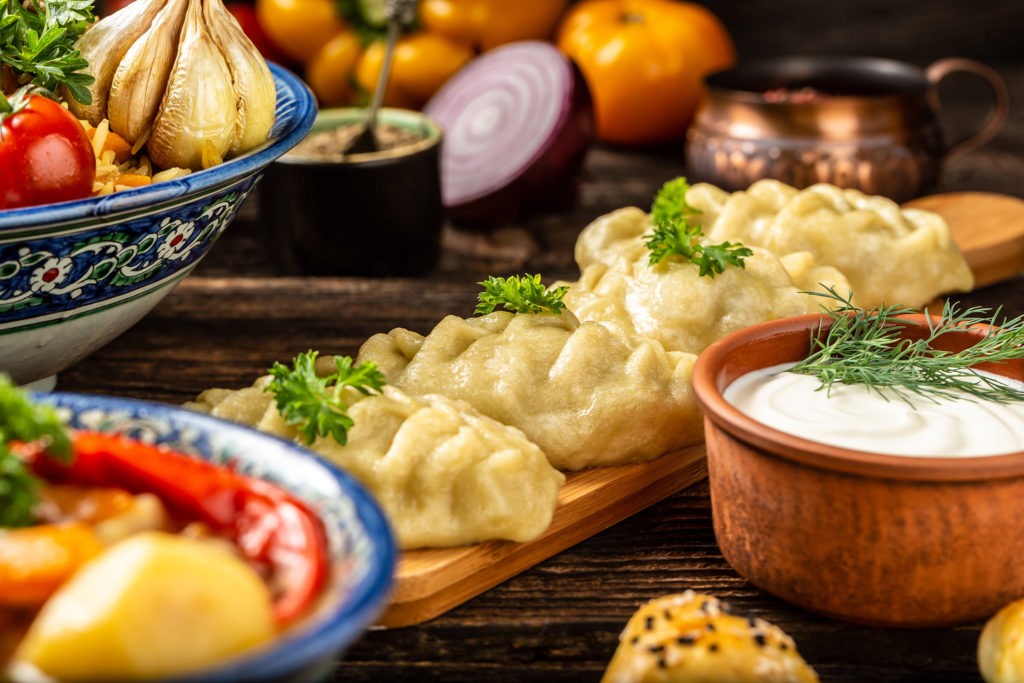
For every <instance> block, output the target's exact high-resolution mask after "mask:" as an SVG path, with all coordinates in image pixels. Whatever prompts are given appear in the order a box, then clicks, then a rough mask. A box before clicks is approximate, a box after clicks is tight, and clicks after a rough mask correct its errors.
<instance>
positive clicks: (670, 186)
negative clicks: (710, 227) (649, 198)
mask: <svg viewBox="0 0 1024 683" xmlns="http://www.w3.org/2000/svg"><path fill="white" fill-rule="evenodd" d="M689 189H690V183H689V182H688V181H687V180H686V178H683V177H679V178H674V179H672V180H670V181H668V182H667V183H665V184H664V185H662V186H661V189H660V190H658V194H657V195H655V197H654V203H653V204H651V218H652V219H654V222H655V223H658V222H664V221H672V220H675V219H677V218H684V217H686V216H692V215H694V214H698V213H700V209H696V208H694V207H692V206H690V205H689V204H688V203H687V201H686V193H687V192H688V191H689Z"/></svg>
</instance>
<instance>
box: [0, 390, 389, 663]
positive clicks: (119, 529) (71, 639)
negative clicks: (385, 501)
mask: <svg viewBox="0 0 1024 683" xmlns="http://www.w3.org/2000/svg"><path fill="white" fill-rule="evenodd" d="M27 396H28V395H26V394H22V393H20V392H19V391H18V390H17V389H15V388H14V387H13V386H12V385H11V384H10V383H9V382H8V381H7V380H6V379H5V378H3V377H2V376H0V405H2V407H3V410H2V411H0V436H2V437H3V438H2V440H0V460H2V462H3V468H2V470H3V474H2V478H0V484H2V485H0V502H2V505H0V509H2V511H3V516H2V519H0V525H2V526H3V529H2V530H0V581H2V582H3V584H4V590H3V591H2V597H0V659H2V660H3V667H4V671H5V675H6V676H8V677H10V678H11V679H13V680H15V681H31V680H60V681H75V680H140V679H145V680H152V679H165V678H170V677H178V676H190V677H192V678H190V679H189V680H266V679H268V678H281V677H285V676H292V675H295V676H303V677H308V676H310V675H312V674H313V673H314V672H315V671H317V670H322V668H323V666H325V665H326V664H327V663H329V662H333V661H334V660H335V659H336V658H337V657H338V656H339V655H340V652H341V651H342V650H343V649H344V647H345V646H346V645H347V644H348V643H349V642H351V641H352V640H353V639H354V638H355V637H357V636H358V634H359V633H361V632H362V630H363V628H365V627H366V626H367V625H368V624H369V623H370V622H371V621H372V620H373V619H374V618H375V617H376V616H377V613H378V612H379V610H380V609H381V608H382V607H383V604H384V602H383V601H384V599H385V597H386V594H387V590H388V587H389V585H390V579H391V573H392V571H393V564H394V558H395V550H394V543H393V540H392V536H391V533H390V530H389V527H388V526H387V524H386V522H385V521H384V518H383V515H382V513H381V512H380V510H379V508H378V507H377V505H376V504H375V503H374V502H373V501H372V499H371V498H370V496H369V495H368V494H367V493H366V492H365V491H364V490H363V489H362V488H361V487H359V485H358V484H355V483H354V482H353V480H351V479H349V478H348V477H347V476H345V475H343V474H341V473H339V472H338V471H337V470H334V469H333V468H331V467H330V466H329V465H326V464H324V463H323V462H321V461H319V460H317V459H316V458H315V457H314V456H312V455H311V454H309V453H308V452H307V451H304V450H302V449H301V448H298V447H296V446H295V445H293V444H288V443H286V442H283V441H280V440H278V439H275V438H273V437H267V436H265V435H260V434H259V433H256V432H253V431H251V430H248V429H245V428H241V427H239V426H237V425H231V424H227V423H223V422H221V421H219V420H215V419H212V418H209V417H206V416H202V415H197V414H194V413H190V412H188V411H183V410H180V409H175V408H171V407H167V406H160V405H158V404H150V403H145V402H138V401H130V400H122V399H113V398H99V397H91V396H79V395H73V394H59V393H57V394H51V395H47V396H41V397H39V398H37V399H36V400H35V402H34V403H33V402H30V401H29V400H28V398H27ZM197 676H198V678H194V677H197ZM303 680H306V678H303Z"/></svg>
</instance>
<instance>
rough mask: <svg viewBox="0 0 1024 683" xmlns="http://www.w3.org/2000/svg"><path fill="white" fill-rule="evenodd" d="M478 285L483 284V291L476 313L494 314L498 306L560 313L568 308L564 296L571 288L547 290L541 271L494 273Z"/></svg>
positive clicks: (525, 311) (515, 310)
mask: <svg viewBox="0 0 1024 683" xmlns="http://www.w3.org/2000/svg"><path fill="white" fill-rule="evenodd" d="M477 284H479V285H482V286H483V288H484V291H482V292H480V294H479V295H478V296H477V299H478V301H479V303H478V304H477V305H476V309H475V310H474V311H473V313H474V314H475V315H487V314H488V313H493V312H494V309H496V308H498V307H499V306H501V307H502V308H504V309H505V310H506V311H512V312H513V313H558V312H560V311H561V310H562V309H564V308H565V303H564V302H563V301H562V299H563V298H565V293H566V292H567V291H569V288H568V287H566V286H560V287H555V288H553V289H548V288H547V287H545V286H544V284H543V283H542V282H541V280H540V275H539V274H538V275H529V274H524V275H523V276H522V277H520V276H519V275H512V276H510V277H507V278H506V277H493V276H492V277H489V278H487V279H486V280H484V281H483V282H478V283H477Z"/></svg>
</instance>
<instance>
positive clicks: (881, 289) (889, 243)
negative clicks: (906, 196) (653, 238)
mask: <svg viewBox="0 0 1024 683" xmlns="http://www.w3.org/2000/svg"><path fill="white" fill-rule="evenodd" d="M686 200H687V202H688V203H689V204H691V205H692V206H693V207H694V208H697V209H699V210H700V211H701V213H700V214H697V215H696V216H695V217H694V220H695V221H696V222H698V223H700V224H701V225H702V226H703V229H704V234H705V235H707V236H708V238H709V240H710V241H712V242H716V243H717V242H721V241H723V240H729V241H740V242H743V244H745V245H747V246H748V247H750V246H757V247H763V248H765V249H768V250H770V251H772V252H774V253H775V254H777V255H779V256H780V257H784V256H785V255H786V254H791V253H793V252H798V251H807V252H810V253H811V254H812V255H813V257H814V259H815V260H816V261H817V262H818V263H821V264H825V265H829V266H833V267H835V268H838V269H839V270H840V271H842V272H843V274H845V275H846V277H847V278H848V279H849V281H850V285H851V286H852V289H853V294H854V303H856V304H857V305H859V306H862V307H874V306H878V305H881V304H883V303H885V304H903V305H906V306H914V307H917V306H923V305H925V304H927V303H929V302H930V301H932V300H933V299H934V298H935V297H937V296H939V295H940V294H945V293H948V292H954V291H968V290H970V289H971V288H972V287H973V286H974V276H973V274H972V273H971V269H970V267H969V266H968V265H967V262H966V261H965V260H964V257H963V254H961V253H960V250H959V249H958V248H957V246H956V243H955V242H954V241H953V238H952V236H951V234H950V231H949V226H948V225H947V224H946V221H945V220H944V219H943V218H942V217H941V216H939V215H938V214H936V213H933V212H931V211H922V210H920V209H903V208H901V207H900V206H899V205H898V204H897V203H896V202H894V201H892V200H890V199H888V198H886V197H879V196H871V195H866V194H864V193H863V192H860V191H858V190H849V189H841V188H838V187H836V186H834V185H828V184H818V185H812V186H811V187H808V188H807V189H804V190H797V189H796V188H794V187H791V186H789V185H786V184H785V183H781V182H779V181H777V180H760V181H758V182H756V183H754V184H753V185H751V186H750V187H749V188H748V189H747V190H746V191H745V192H733V193H729V192H725V191H724V190H721V189H719V188H717V187H714V186H713V185H708V184H706V183H700V184H697V185H694V186H693V187H691V188H690V189H689V191H688V192H687V193H686ZM840 294H844V295H845V294H846V292H844V291H841V290H840Z"/></svg>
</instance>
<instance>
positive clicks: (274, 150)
mask: <svg viewBox="0 0 1024 683" xmlns="http://www.w3.org/2000/svg"><path fill="white" fill-rule="evenodd" d="M268 66H269V67H270V72H271V74H272V75H273V77H274V87H275V88H276V91H277V101H276V106H275V113H276V119H277V120H276V121H275V123H274V127H273V128H272V129H271V132H270V137H269V138H268V139H267V141H266V142H264V143H263V144H262V145H260V146H259V147H257V148H256V149H254V150H252V151H250V152H247V153H245V154H243V155H241V156H238V157H235V158H233V159H228V160H227V161H225V162H224V163H222V164H219V165H217V166H214V167H213V168H208V169H205V170H202V171H195V172H193V173H190V174H189V175H186V176H184V177H181V178H175V179H174V180H165V181H162V182H159V183H154V184H152V185H147V186H145V187H138V188H133V189H129V190H123V191H121V192H116V193H114V194H109V195H104V196H101V197H88V198H85V199H76V200H74V201H69V202H59V203H55V204H44V205H41V206H26V207H23V208H18V209H6V210H2V211H0V236H2V235H3V231H4V230H5V229H22V228H26V227H30V226H33V225H46V224H50V223H66V222H68V221H74V220H80V219H82V218H89V217H93V216H108V215H110V214H115V213H119V212H121V211H128V210H132V209H139V208H148V207H152V206H154V205H156V204H161V203H164V202H169V201H174V200H177V199H180V198H182V197H186V196H189V195H194V194H201V193H203V192H205V191H208V190H215V189H217V188H219V187H221V186H224V185H229V184H231V183H234V182H237V181H239V180H241V179H243V178H246V177H248V176H249V175H252V174H253V173H256V172H258V171H260V170H262V169H264V168H266V167H267V166H269V165H270V163H271V162H273V161H274V160H275V159H277V158H278V157H280V156H281V155H283V154H284V153H285V152H287V151H288V150H290V149H291V148H292V147H294V146H295V145H297V144H298V143H299V141H300V140H302V138H304V137H305V136H306V134H308V133H309V131H310V129H311V128H312V127H313V122H314V121H315V119H316V114H317V104H316V98H315V97H314V96H313V93H312V91H310V89H309V87H308V86H307V85H306V84H305V83H304V82H303V81H302V80H301V79H300V78H299V77H298V76H296V75H295V74H294V73H292V72H291V71H288V70H287V69H285V68H284V67H281V66H279V65H277V64H274V63H272V62H268Z"/></svg>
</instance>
